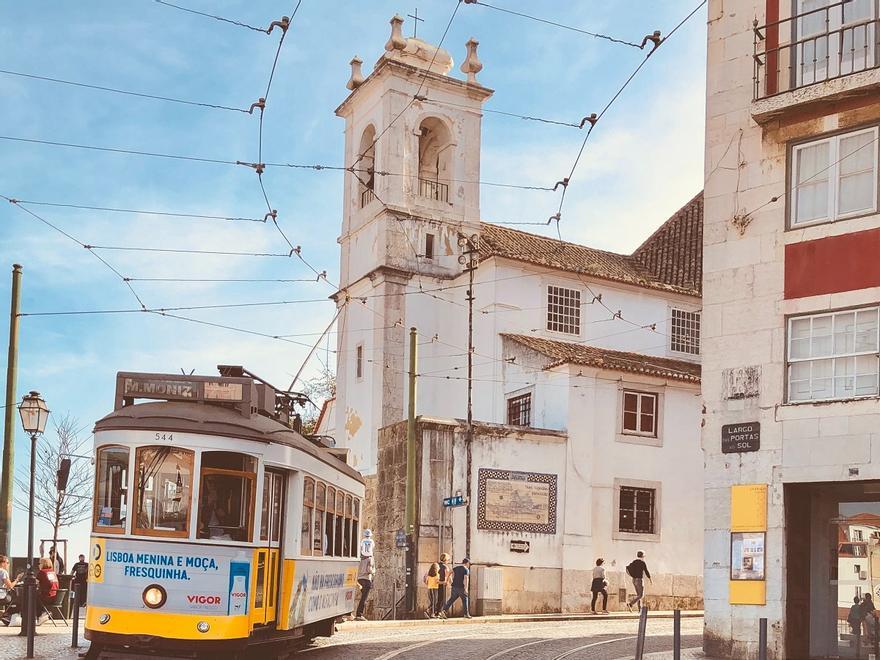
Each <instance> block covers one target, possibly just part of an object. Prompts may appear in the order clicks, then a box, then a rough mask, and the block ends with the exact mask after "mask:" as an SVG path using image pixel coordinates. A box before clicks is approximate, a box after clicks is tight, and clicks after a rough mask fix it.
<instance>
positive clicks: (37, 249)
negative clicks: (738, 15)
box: [0, 0, 706, 554]
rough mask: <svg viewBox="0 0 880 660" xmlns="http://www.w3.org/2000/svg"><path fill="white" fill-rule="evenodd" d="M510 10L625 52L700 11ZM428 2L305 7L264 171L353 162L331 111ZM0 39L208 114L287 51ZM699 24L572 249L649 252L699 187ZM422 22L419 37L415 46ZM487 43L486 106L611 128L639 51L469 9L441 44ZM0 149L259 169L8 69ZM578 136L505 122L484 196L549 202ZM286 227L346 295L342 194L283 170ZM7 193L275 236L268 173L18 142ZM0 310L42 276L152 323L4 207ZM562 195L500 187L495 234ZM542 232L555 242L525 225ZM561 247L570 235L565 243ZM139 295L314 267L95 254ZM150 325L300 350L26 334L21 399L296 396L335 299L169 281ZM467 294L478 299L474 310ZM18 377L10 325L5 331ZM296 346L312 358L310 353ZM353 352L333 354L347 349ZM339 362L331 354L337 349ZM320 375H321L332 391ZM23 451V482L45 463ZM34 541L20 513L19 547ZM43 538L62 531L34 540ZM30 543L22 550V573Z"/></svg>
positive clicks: (640, 94)
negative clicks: (121, 392)
mask: <svg viewBox="0 0 880 660" xmlns="http://www.w3.org/2000/svg"><path fill="white" fill-rule="evenodd" d="M180 4H182V5H185V6H187V7H190V8H193V9H196V10H200V11H205V12H210V13H216V14H220V15H223V16H226V17H229V18H233V19H237V20H240V21H243V22H246V23H250V24H252V25H256V26H262V27H265V26H267V25H268V24H269V22H270V21H272V20H274V19H277V18H279V17H280V16H281V15H283V14H289V13H290V11H291V8H292V5H293V3H292V2H276V1H274V0H272V1H270V0H263V1H261V2H244V1H243V0H239V1H235V0H223V1H217V0H214V1H211V2H207V1H206V0H180ZM491 4H497V5H499V6H503V7H505V8H509V9H512V10H516V11H522V12H526V13H538V14H539V15H541V16H543V17H546V18H548V19H552V20H556V21H559V22H562V23H567V24H570V25H574V26H578V27H581V28H583V29H586V30H590V31H595V32H602V33H607V34H610V35H614V36H617V37H620V38H622V39H625V40H627V41H636V42H638V41H641V38H642V37H643V36H644V35H645V34H648V33H650V32H653V31H654V30H655V29H659V30H661V31H663V32H664V33H665V32H668V31H669V30H670V29H671V28H672V27H673V26H674V25H675V24H676V23H678V21H679V20H680V19H681V18H683V17H684V16H685V15H686V14H687V13H688V12H690V11H691V9H693V7H694V6H695V5H696V4H697V3H696V1H695V0H651V1H650V2H649V1H647V0H628V1H626V2H607V3H597V2H588V1H587V0H580V1H579V2H566V3H540V4H535V3H533V2H526V1H517V0H496V1H495V2H493V3H491ZM415 6H416V5H415V4H414V3H411V4H401V3H400V2H387V1H385V0H372V1H371V2H359V3H356V2H353V1H338V2H329V1H318V0H303V2H302V6H301V7H300V10H299V12H298V14H297V16H296V18H295V20H294V23H293V26H292V27H291V31H290V33H289V34H288V36H287V38H286V40H285V44H284V47H283V49H282V51H281V56H280V58H279V61H278V66H277V72H276V76H275V81H274V83H273V86H272V91H271V94H270V97H269V103H268V105H267V108H266V112H265V119H264V147H263V152H264V154H263V155H264V158H263V159H264V161H266V162H288V163H307V164H312V163H315V164H317V163H321V164H331V165H339V164H341V155H342V147H343V144H342V140H343V122H342V120H341V119H338V118H337V117H335V116H334V114H333V110H334V108H335V107H336V106H337V105H338V104H339V103H340V102H341V101H342V100H343V99H344V98H345V96H346V94H347V93H348V92H347V90H346V89H345V83H346V81H347V79H348V74H349V67H348V62H349V60H350V59H351V57H352V56H353V55H355V54H357V55H359V56H360V57H361V59H363V60H364V62H365V65H364V70H365V73H368V72H369V71H370V70H371V68H372V64H373V63H374V62H375V61H376V59H377V58H378V57H379V55H380V54H381V52H382V49H383V46H384V44H385V41H386V40H387V38H388V34H389V26H388V20H389V19H390V17H391V16H392V15H393V14H395V13H399V14H401V15H406V14H410V13H412V11H413V9H414V8H415ZM454 7H455V3H454V0H425V1H424V2H422V3H419V4H418V11H419V16H420V17H424V19H425V22H424V23H420V24H419V36H420V37H421V38H424V39H425V40H427V41H429V42H431V43H437V41H438V40H439V38H440V35H441V34H442V32H443V30H444V28H445V26H446V23H447V21H448V20H449V16H450V14H451V12H452V10H453V8H454ZM2 19H3V20H2V21H0V44H2V45H0V54H2V58H0V59H2V66H0V68H3V69H8V70H12V71H18V72H23V73H29V74H34V75H41V76H48V77H55V78H61V79H66V80H72V81H79V82H84V83H89V84H93V85H103V86H108V87H117V88H122V89H127V90H132V91H138V92H144V93H150V94H157V95H162V96H170V97H177V98H183V99H190V100H194V101H199V102H204V103H213V104H220V105H227V106H233V107H244V108H247V107H248V106H249V105H250V104H251V103H252V102H253V101H255V100H256V99H257V98H258V97H259V96H260V95H261V94H262V93H263V91H264V90H265V87H266V82H267V79H268V75H269V71H270V68H271V64H272V59H273V57H274V55H275V50H276V47H277V43H278V33H277V31H276V32H275V33H273V34H272V35H268V36H267V35H265V34H260V33H257V32H254V31H251V30H246V29H243V28H240V27H236V26H233V25H229V24H227V23H221V22H217V21H214V20H210V19H207V18H202V17H200V16H194V15H191V14H186V13H183V12H180V11H177V10H174V9H171V8H168V7H165V6H163V5H161V4H158V3H156V2H153V1H151V0H132V1H130V2H124V3H122V2H115V1H109V0H107V1H98V0H90V1H88V2H82V3H49V2H45V1H42V0H34V1H33V2H27V3H7V4H6V5H5V6H4V10H3V15H2ZM705 23H706V10H705V8H703V9H702V10H701V11H700V12H699V13H698V14H697V15H696V16H694V18H693V19H692V20H691V21H690V22H689V23H688V24H687V25H686V26H685V27H684V28H683V29H682V30H681V31H680V32H679V33H677V34H676V35H675V36H674V37H673V38H672V39H670V41H669V42H667V43H666V44H664V45H663V47H662V48H661V49H660V51H658V53H656V54H655V55H654V56H653V57H652V58H651V61H650V62H649V63H648V64H647V66H646V67H645V68H644V69H643V71H642V73H641V74H640V75H639V77H637V78H636V80H635V81H634V82H633V83H632V84H631V86H630V87H629V88H628V89H627V90H626V92H625V93H624V95H623V96H622V97H621V98H620V99H619V100H618V102H617V103H616V104H615V105H614V107H613V109H612V110H611V111H610V112H609V113H608V114H607V115H606V117H605V118H603V120H602V121H601V122H600V124H599V125H598V126H597V127H596V129H595V131H594V132H593V135H592V137H591V138H590V142H589V144H588V146H587V149H586V151H585V152H584V156H583V158H582V160H581V163H580V165H579V168H578V170H577V172H576V173H575V176H574V179H573V180H572V184H571V186H570V189H569V191H568V199H567V201H566V208H565V214H564V218H563V223H562V225H561V228H560V229H561V232H562V235H563V237H564V238H565V239H566V240H572V241H578V242H583V243H586V244H589V245H592V246H594V247H600V248H604V249H610V250H617V251H630V250H632V249H634V248H635V247H636V246H637V245H638V244H639V243H640V242H641V241H642V240H643V239H644V238H646V237H647V236H648V235H649V234H650V233H651V232H652V231H653V230H654V229H655V228H656V227H657V226H658V225H659V224H660V223H661V222H662V221H663V220H664V219H665V218H666V217H668V216H669V215H670V214H671V213H673V212H674V211H675V210H676V209H677V208H679V207H680V206H681V205H682V204H684V203H685V202H686V201H687V200H689V199H690V198H691V197H692V196H693V195H694V194H695V193H696V192H697V191H698V190H699V189H700V188H701V186H702V168H703V119H704V90H705ZM411 24H412V20H411V19H407V22H406V23H405V25H404V30H405V33H406V35H410V34H411V29H412V28H411ZM472 36H473V37H475V38H477V39H478V40H479V41H480V47H479V56H480V59H481V61H482V62H483V66H484V68H483V71H482V72H481V73H480V74H479V80H480V82H481V83H482V84H484V85H486V86H489V87H491V88H493V89H494V90H495V95H494V96H493V97H492V98H491V99H490V100H489V102H488V103H487V105H486V107H487V108H491V109H497V110H503V111H508V112H514V113H517V114H525V115H532V116H541V117H547V118H552V119H557V120H561V121H567V122H577V121H579V120H580V119H581V117H583V116H585V115H588V114H590V113H591V112H598V111H599V110H601V108H602V106H604V105H605V103H606V102H607V101H608V99H609V98H610V97H611V96H612V95H613V94H614V92H615V91H616V90H617V88H618V87H619V86H620V84H621V83H622V82H623V80H625V79H626V77H627V76H628V75H629V74H630V72H631V71H632V70H633V69H634V68H635V66H636V65H637V64H638V63H639V61H640V60H641V59H642V57H643V56H644V54H643V53H642V52H641V51H638V50H636V49H633V48H630V47H626V46H621V45H618V44H614V43H610V42H608V41H605V40H599V39H595V38H591V37H588V36H585V35H581V34H578V33H575V32H571V31H567V30H562V29H559V28H556V27H552V26H548V25H542V24H540V23H536V22H534V21H528V20H525V19H522V18H519V17H516V16H511V15H508V14H504V13H500V12H497V11H494V10H492V9H488V8H486V7H481V6H476V5H464V4H462V6H461V7H460V8H459V11H458V13H457V16H456V18H455V20H454V22H453V23H452V26H451V28H450V30H449V34H448V35H447V37H446V40H445V41H444V44H443V46H444V47H445V48H447V49H448V50H449V51H450V53H451V54H452V56H453V58H454V60H455V63H456V64H455V68H454V69H453V75H456V76H458V77H463V74H461V73H460V72H459V71H458V66H459V64H460V62H461V60H462V59H463V56H464V54H465V47H464V44H465V42H466V41H467V39H468V38H469V37H472ZM0 97H2V99H3V101H4V102H3V103H2V105H0V134H2V135H4V136H12V137H21V138H35V139H41V140H51V141H58V142H68V143H79V144H88V145H97V146H106V147H116V148H126V149H134V150H143V151H155V152H164V153H172V154H186V155H193V156H202V157H207V158H216V159H220V160H233V161H235V160H245V161H255V160H256V159H257V129H258V122H257V118H256V117H255V116H251V115H247V114H243V113H239V112H227V111H222V110H216V109H208V108H201V107H191V106H185V105H180V104H174V103H166V102H159V101H154V100H148V99H139V98H134V97H130V96H121V95H117V94H111V93H105V92H99V91H94V90H88V89H82V88H77V87H71V86H67V85H59V84H53V83H49V82H43V81H36V80H30V79H25V78H20V77H14V76H10V75H5V74H0ZM582 139H583V132H582V131H579V130H577V129H574V128H570V127H560V126H551V125H548V124H542V123H536V122H527V121H523V120H520V119H514V118H508V117H504V116H500V115H492V114H487V115H486V116H485V118H484V121H483V144H482V178H483V179H484V180H489V181H502V182H512V183H520V184H527V185H536V186H548V185H549V186H552V185H553V184H554V183H555V182H556V181H557V180H559V179H561V178H562V177H563V176H565V175H566V174H567V173H568V170H569V168H570V167H571V163H572V161H573V159H574V157H575V154H576V153H577V150H578V148H579V146H580V142H581V140H582ZM264 181H265V184H266V189H267V191H268V194H269V198H270V200H271V202H272V205H273V207H275V208H277V209H278V211H279V223H280V225H281V226H282V227H283V228H284V230H285V232H286V233H287V235H288V236H289V237H290V239H291V241H292V242H293V243H294V244H296V245H301V246H302V254H303V257H304V258H306V259H307V260H308V261H309V262H310V263H311V264H312V265H314V266H315V267H316V268H317V269H318V270H319V271H320V270H324V269H326V270H327V272H328V277H329V280H330V281H331V282H332V281H336V273H337V272H338V261H339V258H338V252H337V247H338V246H337V243H336V237H337V235H338V232H339V227H340V223H341V214H342V202H341V194H340V193H341V191H342V175H341V174H340V173H338V172H334V171H327V170H325V171H321V172H315V171H312V170H297V169H286V168H284V169H282V168H274V169H272V168H270V169H269V170H268V171H267V172H266V174H265V175H264ZM0 194H2V195H6V196H8V197H14V198H17V199H22V200H32V201H38V202H52V203H62V204H67V203H70V204H79V205H88V206H105V207H120V208H128V209H146V210H165V211H174V212H184V213H199V214H208V215H214V214H216V215H223V216H235V217H250V218H262V217H263V214H264V213H265V210H266V209H265V204H264V202H263V199H262V195H261V193H260V188H259V185H258V182H257V177H256V175H255V173H254V172H253V170H249V169H247V168H244V167H236V166H232V165H222V164H211V163H193V162H186V161H176V160H168V159H157V158H147V157H138V156H131V155H120V154H109V153H100V152H95V151H83V150H78V149H69V148H60V147H51V146H43V145H37V144H28V143H22V142H12V141H7V140H0ZM0 203H2V205H0V257H2V258H0V271H2V274H0V301H2V308H3V309H4V310H5V309H7V305H8V302H7V301H8V299H9V272H10V271H11V267H12V264H13V263H21V264H22V265H23V266H24V286H23V296H22V311H24V312H26V313H30V312H58V311H68V310H70V311H77V310H121V309H135V308H136V307H137V303H136V300H135V299H134V297H133V296H132V295H131V292H130V291H129V290H128V289H127V287H126V286H125V285H124V283H123V282H122V281H121V280H120V279H119V278H118V277H117V276H116V275H114V274H113V273H112V272H111V271H110V270H109V269H108V268H107V267H106V266H104V265H103V264H101V263H100V262H99V261H98V260H97V259H96V258H95V257H94V256H93V255H92V254H91V253H89V251H87V250H85V249H83V248H82V247H80V246H78V245H77V244H76V243H74V242H73V241H71V240H70V239H68V238H66V237H64V236H62V235H61V234H59V233H58V232H56V231H54V230H52V229H51V228H49V227H47V226H45V225H43V224H41V223H40V222H38V221H37V220H36V219H34V218H33V217H31V216H29V215H27V214H26V213H24V212H23V211H21V210H19V209H17V208H15V207H14V206H12V205H10V204H8V203H6V202H2V200H0ZM557 203H558V197H557V196H556V194H554V193H548V192H530V191H521V190H512V189H499V188H484V189H483V190H482V216H483V218H484V219H486V220H489V221H492V220H496V221H497V220H545V219H546V218H547V217H549V216H550V215H551V214H552V213H554V212H555V210H556V205H557ZM28 208H30V209H31V210H32V211H34V212H35V213H38V214H39V215H40V216H42V217H43V218H45V219H46V220H48V221H49V222H52V223H53V224H55V225H56V226H57V227H59V228H60V229H63V230H64V231H66V232H68V233H70V234H71V235H72V236H74V237H75V238H76V239H78V240H79V241H82V242H83V243H87V244H91V245H110V246H114V245H115V246H141V247H162V248H182V249H198V250H219V251H254V252H267V253H281V252H287V251H288V250H287V247H286V244H285V243H284V242H283V239H282V238H281V236H280V234H278V233H277V232H276V231H275V229H274V228H273V227H272V226H271V224H269V225H263V224H260V223H253V222H242V221H227V220H208V219H186V218H166V217H160V216H150V215H141V214H131V215H130V214H118V213H106V212H99V211H84V210H74V209H67V208H61V207H51V206H36V205H32V206H29V207H28ZM529 229H537V230H538V231H541V228H529ZM546 231H548V232H549V231H552V230H546ZM98 254H100V255H101V256H102V257H104V258H106V259H107V261H109V263H111V264H112V265H113V267H114V268H116V269H117V270H118V271H119V272H120V273H122V274H123V275H124V276H126V277H134V278H156V277H165V278H168V277H173V278H268V279H301V278H302V279H312V280H314V276H313V274H312V273H311V271H309V270H308V268H307V267H306V266H305V265H304V264H303V263H302V262H300V261H298V260H297V259H295V258H290V259H288V258H280V257H278V258H270V257H263V258H257V257H234V256H204V255H182V254H161V253H150V252H117V251H99V252H98ZM133 286H134V287H135V289H136V291H137V293H138V295H139V296H140V297H141V299H142V300H143V301H144V303H145V304H146V305H147V306H148V307H151V308H156V307H170V306H190V305H211V304H230V303H251V302H264V301H314V302H296V303H295V304H287V305H277V306H265V307H245V308H233V309H220V310H198V311H188V312H181V314H186V315H188V316H190V317H191V318H194V319H199V320H202V321H205V322H209V323H219V324H225V325H232V326H237V327H240V328H246V329H252V330H256V331H259V332H263V333H267V334H270V335H290V336H289V337H288V339H289V340H290V341H288V342H283V341H279V340H273V339H269V338H263V337H258V336H253V335H247V334H243V333H235V332H231V331H229V330H223V329H219V328H214V327H211V326H207V325H199V324H196V323H193V322H187V321H183V320H176V319H171V318H162V317H159V316H155V315H152V314H144V313H124V314H123V313H119V314H100V315H66V316H28V317H24V318H22V320H21V330H20V355H19V377H18V391H19V398H20V395H21V394H23V393H24V392H26V391H28V390H30V389H37V390H40V391H41V392H42V393H43V394H44V396H45V398H46V400H47V401H48V402H49V405H50V407H51V408H52V409H53V410H55V411H58V412H61V413H63V412H66V411H70V412H71V413H72V414H73V415H74V416H76V417H77V418H79V419H80V420H81V421H82V423H83V424H84V425H85V424H88V425H91V423H93V422H94V421H95V420H97V419H99V418H100V417H101V416H103V415H104V414H106V413H108V412H109V411H110V410H111V408H112V405H113V387H114V378H115V373H116V372H117V371H121V370H132V371H159V372H164V371H167V372H177V371H179V370H180V369H181V368H183V369H186V370H187V371H189V370H191V369H195V370H196V373H213V372H214V370H215V365H217V364H220V363H227V364H244V365H246V366H247V367H248V368H249V369H251V370H252V371H254V372H256V373H258V374H260V375H262V376H263V377H264V378H266V379H268V380H269V381H271V382H275V383H278V384H281V385H285V386H286V385H287V384H288V383H289V381H290V379H291V377H292V374H293V373H295V372H296V371H297V369H298V368H299V366H300V365H301V363H302V361H303V359H304V358H305V356H306V354H307V352H308V348H307V347H306V346H305V345H307V344H310V343H312V342H314V341H315V339H316V337H317V336H318V335H319V334H320V332H321V331H322V330H323V329H324V327H325V326H326V325H327V323H328V322H329V321H330V319H331V318H332V315H333V313H334V306H333V304H332V303H331V302H329V301H328V300H327V296H328V295H329V294H331V293H332V292H333V289H332V287H331V286H330V285H329V284H328V283H326V282H323V281H321V282H316V281H311V282H295V283H278V282H273V283H160V282H135V283H134V285H133ZM462 295H464V294H462ZM0 326H2V328H3V330H2V331H0V332H2V335H0V341H2V345H3V350H2V355H3V358H2V359H3V371H2V373H4V374H5V355H6V351H5V347H6V341H7V335H6V332H7V331H6V328H7V324H6V322H5V321H3V323H2V324H0ZM292 342H301V343H302V344H304V345H299V344H296V343H292ZM333 343H335V337H331V349H332V344H333ZM319 357H320V358H321V359H324V360H329V361H330V362H331V363H332V360H333V355H332V351H324V350H322V351H321V352H319ZM319 366H320V364H319V362H318V361H313V362H312V363H310V367H309V369H308V370H307V373H314V370H315V369H316V368H318V367H319ZM26 458H27V457H26V439H25V438H24V437H23V433H21V432H20V431H19V432H18V433H17V435H16V463H19V464H23V463H24V462H25V460H26ZM24 528H25V516H24V514H23V513H22V512H18V511H16V517H15V526H14V529H15V530H22V529H24ZM38 533H39V534H40V535H45V533H46V528H45V527H42V528H41V527H38ZM68 536H69V537H70V538H71V539H72V541H73V545H72V546H71V552H72V553H75V552H79V551H80V549H83V548H85V547H86V546H85V544H86V541H87V536H88V531H87V529H86V527H85V526H79V527H78V528H77V529H74V530H70V533H69V534H68ZM25 542H26V539H25V536H24V534H18V535H16V536H15V537H14V539H13V550H14V551H15V553H16V554H22V553H23V549H24V547H25Z"/></svg>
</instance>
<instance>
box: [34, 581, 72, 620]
mask: <svg viewBox="0 0 880 660" xmlns="http://www.w3.org/2000/svg"><path fill="white" fill-rule="evenodd" d="M67 593H68V590H67V589H59V590H58V591H57V592H56V593H55V598H53V599H52V602H51V603H43V601H41V600H38V601H37V602H38V603H39V605H40V611H39V613H38V614H37V619H39V618H40V617H41V616H43V614H48V615H49V621H51V622H52V625H53V626H55V627H56V628H57V627H58V624H57V623H55V614H57V615H58V616H59V617H60V618H61V620H62V621H64V625H65V626H68V627H70V624H69V623H68V622H67V617H65V616H64V610H63V609H62V606H63V605H64V599H65V598H66V597H67Z"/></svg>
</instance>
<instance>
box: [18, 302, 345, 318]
mask: <svg viewBox="0 0 880 660" xmlns="http://www.w3.org/2000/svg"><path fill="white" fill-rule="evenodd" d="M327 302H331V301H330V300H329V299H328V298H315V299H311V300H270V301H266V302H246V303H220V304H216V305H183V306H178V307H147V308H138V309H82V310H62V311H54V312H22V313H20V314H19V316H92V315H102V314H135V313H138V312H186V311H204V310H209V309H237V308H241V307H279V306H285V305H306V304H314V303H327Z"/></svg>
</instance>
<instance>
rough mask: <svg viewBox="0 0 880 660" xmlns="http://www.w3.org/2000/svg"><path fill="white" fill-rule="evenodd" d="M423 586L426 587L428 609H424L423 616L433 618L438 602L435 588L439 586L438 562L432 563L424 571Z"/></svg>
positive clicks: (435, 614)
mask: <svg viewBox="0 0 880 660" xmlns="http://www.w3.org/2000/svg"><path fill="white" fill-rule="evenodd" d="M424 582H425V586H426V587H428V609H426V610H425V618H426V619H433V618H434V617H435V616H437V609H438V608H439V607H440V602H439V601H438V600H437V590H438V589H439V588H440V564H438V563H436V562H435V563H433V564H431V567H430V568H429V569H428V572H427V573H425V577H424Z"/></svg>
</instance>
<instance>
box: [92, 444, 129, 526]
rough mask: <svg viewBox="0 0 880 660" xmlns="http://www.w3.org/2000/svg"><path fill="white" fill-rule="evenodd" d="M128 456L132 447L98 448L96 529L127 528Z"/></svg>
mask: <svg viewBox="0 0 880 660" xmlns="http://www.w3.org/2000/svg"><path fill="white" fill-rule="evenodd" d="M128 457H129V450H128V447H100V448H99V449H98V456H97V461H96V462H97V467H96V469H95V531H99V530H100V531H116V532H121V531H123V529H124V528H125V517H126V515H128ZM113 528H116V529H115V530H114V529H113Z"/></svg>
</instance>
